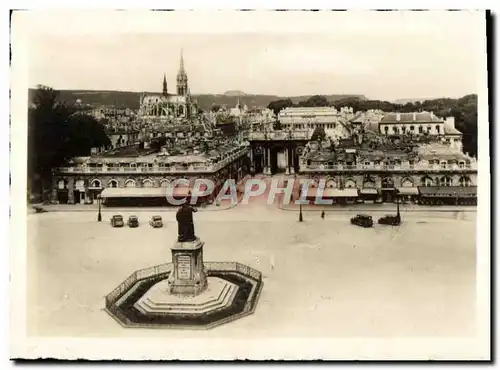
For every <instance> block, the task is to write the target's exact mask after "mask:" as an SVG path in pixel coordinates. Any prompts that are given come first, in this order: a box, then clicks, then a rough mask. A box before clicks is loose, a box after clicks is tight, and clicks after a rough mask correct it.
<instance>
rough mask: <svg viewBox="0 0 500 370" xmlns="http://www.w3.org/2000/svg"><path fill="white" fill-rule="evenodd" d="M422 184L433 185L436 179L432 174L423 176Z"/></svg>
mask: <svg viewBox="0 0 500 370" xmlns="http://www.w3.org/2000/svg"><path fill="white" fill-rule="evenodd" d="M420 185H421V186H433V185H434V180H433V179H432V178H431V177H430V176H422V178H421V179H420Z"/></svg>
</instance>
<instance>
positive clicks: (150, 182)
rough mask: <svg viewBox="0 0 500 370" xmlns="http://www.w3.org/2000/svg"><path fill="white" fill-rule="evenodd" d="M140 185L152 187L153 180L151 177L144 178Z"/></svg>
mask: <svg viewBox="0 0 500 370" xmlns="http://www.w3.org/2000/svg"><path fill="white" fill-rule="evenodd" d="M142 187H144V188H152V187H154V182H153V180H151V179H144V180H143V181H142Z"/></svg>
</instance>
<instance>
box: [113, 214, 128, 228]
mask: <svg viewBox="0 0 500 370" xmlns="http://www.w3.org/2000/svg"><path fill="white" fill-rule="evenodd" d="M110 223H111V226H112V227H123V226H124V225H125V223H124V222H123V217H122V216H121V215H114V216H113V217H111V220H110Z"/></svg>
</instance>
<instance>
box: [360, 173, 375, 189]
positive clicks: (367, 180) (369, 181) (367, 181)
mask: <svg viewBox="0 0 500 370" xmlns="http://www.w3.org/2000/svg"><path fill="white" fill-rule="evenodd" d="M363 188H364V189H375V188H376V183H375V179H374V178H373V177H372V176H370V175H367V176H365V177H364V178H363Z"/></svg>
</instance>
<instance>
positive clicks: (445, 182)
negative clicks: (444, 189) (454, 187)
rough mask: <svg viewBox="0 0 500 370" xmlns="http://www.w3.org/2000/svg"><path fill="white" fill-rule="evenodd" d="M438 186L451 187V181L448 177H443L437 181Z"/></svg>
mask: <svg viewBox="0 0 500 370" xmlns="http://www.w3.org/2000/svg"><path fill="white" fill-rule="evenodd" d="M439 185H441V186H451V179H450V178H449V177H448V176H443V177H441V179H440V180H439Z"/></svg>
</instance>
